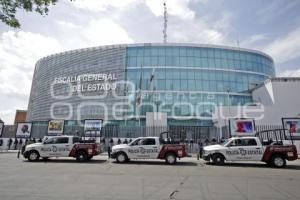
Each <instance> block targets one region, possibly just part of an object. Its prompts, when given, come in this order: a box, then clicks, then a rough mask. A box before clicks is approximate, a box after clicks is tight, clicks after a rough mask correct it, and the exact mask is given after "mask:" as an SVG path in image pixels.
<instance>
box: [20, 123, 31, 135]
mask: <svg viewBox="0 0 300 200" xmlns="http://www.w3.org/2000/svg"><path fill="white" fill-rule="evenodd" d="M31 127H32V123H30V122H24V123H18V127H17V132H16V138H30V134H31Z"/></svg>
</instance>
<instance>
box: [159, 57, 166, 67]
mask: <svg viewBox="0 0 300 200" xmlns="http://www.w3.org/2000/svg"><path fill="white" fill-rule="evenodd" d="M158 65H159V66H165V65H166V57H163V56H159V57H158Z"/></svg>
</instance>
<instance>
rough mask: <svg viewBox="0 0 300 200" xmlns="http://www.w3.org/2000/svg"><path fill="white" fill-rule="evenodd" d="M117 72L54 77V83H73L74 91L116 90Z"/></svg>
mask: <svg viewBox="0 0 300 200" xmlns="http://www.w3.org/2000/svg"><path fill="white" fill-rule="evenodd" d="M116 80H117V77H116V74H114V73H112V74H105V73H104V74H81V75H73V76H63V77H56V78H54V82H53V83H54V84H72V88H71V89H72V92H94V91H108V90H115V89H116V84H115V83H112V82H113V81H116Z"/></svg>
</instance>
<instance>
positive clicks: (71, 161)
mask: <svg viewBox="0 0 300 200" xmlns="http://www.w3.org/2000/svg"><path fill="white" fill-rule="evenodd" d="M23 162H28V163H74V164H101V163H106V162H107V160H90V161H87V162H77V161H76V160H75V159H74V160H73V159H72V160H71V159H65V160H63V159H55V158H52V159H51V158H50V159H48V160H46V161H45V160H39V161H37V162H30V161H28V160H23Z"/></svg>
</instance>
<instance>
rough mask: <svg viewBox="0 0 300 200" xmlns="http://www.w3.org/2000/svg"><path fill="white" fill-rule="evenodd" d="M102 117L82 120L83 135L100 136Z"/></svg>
mask: <svg viewBox="0 0 300 200" xmlns="http://www.w3.org/2000/svg"><path fill="white" fill-rule="evenodd" d="M102 124H103V120H102V119H86V120H84V136H86V137H100V136H101V135H100V134H101V128H102Z"/></svg>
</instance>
